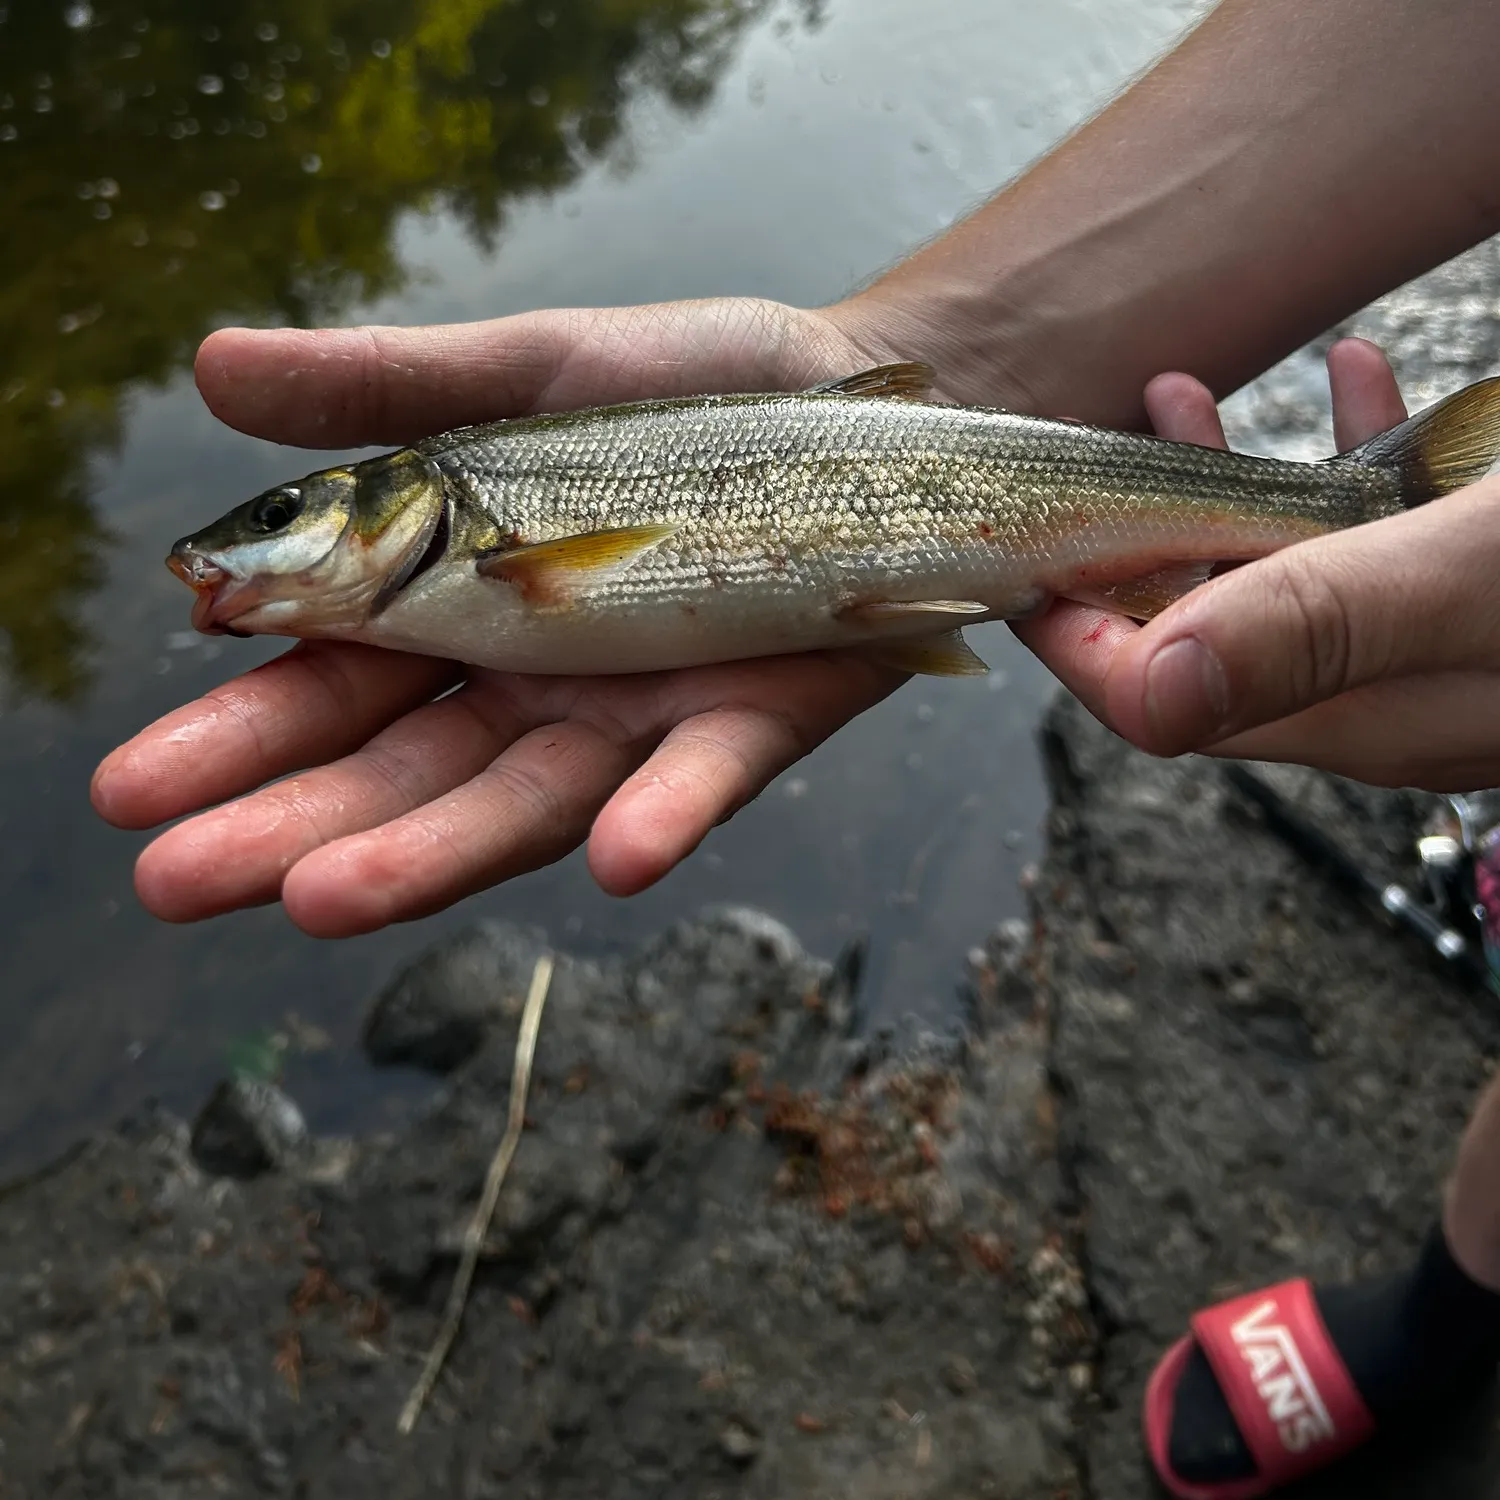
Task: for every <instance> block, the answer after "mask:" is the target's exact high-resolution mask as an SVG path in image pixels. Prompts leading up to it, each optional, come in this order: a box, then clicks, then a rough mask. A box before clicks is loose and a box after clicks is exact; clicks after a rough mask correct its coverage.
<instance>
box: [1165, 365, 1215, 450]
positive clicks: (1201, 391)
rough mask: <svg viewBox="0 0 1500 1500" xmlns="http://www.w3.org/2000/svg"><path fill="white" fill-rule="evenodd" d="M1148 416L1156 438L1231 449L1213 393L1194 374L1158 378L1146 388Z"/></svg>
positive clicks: (1166, 375) (1168, 375)
mask: <svg viewBox="0 0 1500 1500" xmlns="http://www.w3.org/2000/svg"><path fill="white" fill-rule="evenodd" d="M1146 414H1147V416H1149V417H1150V418H1151V425H1152V426H1153V427H1154V428H1155V429H1156V435H1157V437H1160V438H1166V439H1167V440H1168V441H1169V442H1174V443H1197V444H1198V445H1199V446H1200V447H1203V448H1227V447H1228V446H1229V443H1228V441H1227V440H1226V439H1225V437H1224V424H1223V423H1222V422H1221V421H1220V420H1219V408H1218V405H1217V404H1216V403H1215V401H1214V396H1213V392H1212V391H1211V390H1209V388H1208V387H1207V386H1206V385H1204V384H1203V382H1202V381H1201V380H1195V379H1194V378H1193V377H1192V376H1191V375H1183V374H1180V373H1177V372H1175V371H1174V372H1170V373H1168V374H1165V375H1158V376H1157V377H1156V378H1155V379H1154V380H1153V381H1151V382H1150V383H1149V384H1148V385H1147V387H1146Z"/></svg>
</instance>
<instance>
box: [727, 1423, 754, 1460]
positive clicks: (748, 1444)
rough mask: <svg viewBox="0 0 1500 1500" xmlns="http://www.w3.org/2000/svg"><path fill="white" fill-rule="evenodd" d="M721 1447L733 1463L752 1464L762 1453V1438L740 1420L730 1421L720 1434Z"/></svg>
mask: <svg viewBox="0 0 1500 1500" xmlns="http://www.w3.org/2000/svg"><path fill="white" fill-rule="evenodd" d="M719 1449H720V1451H721V1452H722V1453H723V1454H724V1456H725V1458H727V1459H729V1460H730V1462H731V1463H737V1464H751V1463H754V1462H755V1459H756V1457H757V1456H758V1455H759V1453H760V1439H759V1438H758V1437H756V1435H755V1434H754V1433H753V1432H751V1431H750V1429H749V1428H748V1427H745V1426H744V1425H743V1424H741V1423H739V1422H730V1423H729V1424H728V1425H727V1426H726V1427H725V1428H724V1430H723V1431H722V1432H721V1433H720V1434H719Z"/></svg>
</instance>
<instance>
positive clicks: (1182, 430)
mask: <svg viewBox="0 0 1500 1500" xmlns="http://www.w3.org/2000/svg"><path fill="white" fill-rule="evenodd" d="M1146 413H1147V415H1148V416H1149V417H1150V418H1151V425H1152V426H1153V427H1154V428H1155V430H1156V435H1157V436H1158V437H1161V438H1166V439H1167V440H1168V441H1170V442H1177V443H1197V444H1199V445H1200V446H1202V447H1207V448H1223V447H1226V446H1227V444H1226V442H1225V438H1224V428H1223V426H1222V424H1221V423H1220V421H1219V409H1218V406H1217V405H1216V404H1215V402H1214V397H1213V392H1212V391H1210V390H1209V388H1208V387H1207V386H1206V385H1204V384H1203V382H1202V381H1200V380H1195V379H1194V378H1193V377H1192V376H1191V375H1183V374H1179V373H1175V372H1172V373H1168V374H1165V375H1158V376H1157V377H1156V378H1155V379H1154V380H1153V381H1151V382H1150V384H1149V385H1147V387H1146ZM1011 629H1012V630H1013V631H1014V632H1015V635H1016V637H1017V638H1018V639H1019V640H1020V641H1021V642H1022V643H1023V644H1024V645H1025V646H1026V647H1027V648H1028V649H1029V650H1030V651H1032V652H1033V653H1034V654H1035V655H1036V656H1038V657H1039V658H1040V659H1041V661H1042V663H1043V664H1044V665H1045V666H1046V667H1047V668H1048V669H1049V670H1050V671H1051V672H1052V673H1053V675H1054V676H1056V677H1057V678H1058V679H1059V680H1060V681H1061V682H1062V684H1063V686H1064V687H1066V688H1067V689H1068V691H1069V692H1071V693H1072V694H1073V696H1074V697H1075V698H1078V699H1079V700H1080V701H1081V702H1082V703H1083V704H1084V706H1085V707H1086V708H1087V709H1088V710H1089V712H1090V713H1092V714H1094V715H1095V716H1096V717H1098V718H1101V719H1103V718H1104V714H1105V703H1104V684H1105V681H1106V679H1107V678H1108V676H1109V670H1110V666H1111V664H1112V663H1113V661H1114V658H1115V653H1116V652H1117V651H1118V650H1119V649H1120V647H1121V646H1123V645H1124V644H1125V642H1126V641H1128V640H1130V639H1131V638H1132V637H1133V636H1135V635H1137V634H1138V633H1139V631H1140V626H1138V625H1137V624H1136V623H1135V621H1134V620H1131V619H1128V618H1126V617H1125V616H1124V615H1118V614H1114V613H1111V612H1109V611H1106V610H1102V609H1098V608H1095V607H1094V606H1092V605H1083V604H1075V603H1073V602H1072V601H1071V600H1067V599H1059V600H1057V601H1055V602H1054V603H1053V605H1052V607H1051V608H1050V609H1048V610H1046V611H1045V612H1044V613H1042V614H1040V615H1037V616H1035V617H1033V618H1032V619H1029V620H1016V621H1013V622H1012V623H1011ZM1105 722H1107V720H1106V721H1105Z"/></svg>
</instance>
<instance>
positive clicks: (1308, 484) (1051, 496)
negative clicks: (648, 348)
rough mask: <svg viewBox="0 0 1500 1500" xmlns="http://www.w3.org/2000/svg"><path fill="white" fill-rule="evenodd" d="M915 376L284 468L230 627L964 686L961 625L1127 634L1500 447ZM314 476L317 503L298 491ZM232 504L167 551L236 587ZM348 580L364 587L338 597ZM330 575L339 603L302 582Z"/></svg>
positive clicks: (1440, 483)
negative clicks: (1033, 398) (1295, 439)
mask: <svg viewBox="0 0 1500 1500" xmlns="http://www.w3.org/2000/svg"><path fill="white" fill-rule="evenodd" d="M930 375H931V372H930V371H927V370H926V369H925V367H922V366H916V365H902V366H886V367H882V368H881V369H879V370H875V371H866V372H861V373H860V374H859V375H856V376H852V377H850V378H849V379H847V380H845V381H840V382H833V383H830V384H829V385H828V386H824V387H819V388H817V389H815V390H812V391H805V392H801V393H795V394H745V395H728V396H702V397H691V398H682V399H672V400H655V401H645V402H638V403H633V404H630V405H626V406H617V407H606V408H596V409H592V410H586V411H581V412H570V413H563V414H557V415H548V416H540V417H530V418H522V419H513V420H508V421H503V422H496V423H491V424H487V425H482V426H475V427H468V428H461V429H458V430H456V431H454V432H450V433H445V434H443V435H441V436H438V437H434V438H429V439H427V440H425V441H423V442H419V443H417V444H415V445H414V446H413V447H412V448H411V449H408V450H400V451H399V452H398V453H396V454H392V455H384V456H382V457H381V458H380V459H376V460H370V461H368V464H367V465H356V466H355V467H354V468H353V469H352V470H347V471H345V470H339V471H326V473H325V475H324V476H319V475H314V476H309V477H308V478H307V479H306V480H304V481H301V482H300V488H299V487H298V486H287V487H283V488H282V489H281V490H280V491H272V492H268V495H270V496H275V495H278V494H279V495H281V496H282V498H283V500H284V501H285V504H284V505H283V507H282V509H283V510H286V509H292V510H295V511H296V512H297V514H296V515H295V516H293V518H292V520H291V521H290V522H289V523H288V524H287V526H286V528H285V530H286V536H287V539H286V544H285V550H286V556H287V558H288V566H287V567H286V568H285V569H284V570H283V572H282V574H281V575H280V578H281V581H280V582H279V583H277V584H276V585H275V586H274V587H273V586H272V585H270V584H267V582H266V578H267V577H268V576H269V572H270V571H273V570H268V569H267V568H266V567H265V559H266V557H267V556H268V555H271V553H274V550H275V549H274V545H273V544H268V543H264V542H257V543H255V556H256V558H257V560H258V561H257V567H258V568H259V569H260V575H259V579H260V581H259V582H258V583H257V585H256V586H255V588H252V587H250V586H249V585H248V584H247V585H245V586H244V588H243V589H242V591H241V592H242V594H243V595H244V596H245V597H252V596H253V597H255V598H262V597H266V596H268V595H270V594H274V593H275V589H276V588H280V589H281V591H282V593H283V594H284V595H285V597H283V598H279V599H277V598H271V599H270V600H269V602H267V603H265V604H258V605H257V606H256V608H255V609H246V610H244V611H242V613H241V614H240V615H238V616H236V617H235V619H234V621H233V625H234V627H235V628H248V629H250V630H254V629H257V628H264V629H277V630H279V631H280V632H281V633H285V634H296V635H318V634H321V635H328V636H341V637H344V638H349V639H356V640H363V641H369V642H372V643H375V644H382V645H388V646H393V647H399V648H403V649H408V650H415V651H422V652H427V653H429V654H436V655H445V656H451V657H454V658H456V659H458V660H461V661H466V662H471V663H474V664H476V665H483V666H494V667H502V668H508V669H510V670H516V671H526V672H621V671H642V670H651V669H657V668H664V667H678V666H689V665H694V664H702V663H708V662H716V661H728V660H734V659H738V658H744V657H752V656H762V655H769V654H775V653H780V652H786V651H804V650H816V649H824V648H829V647H849V646H864V647H867V648H871V649H874V650H877V651H878V652H879V653H881V654H883V655H885V656H886V658H887V659H890V660H897V661H900V662H902V663H903V664H905V665H908V666H913V665H915V666H918V667H920V669H922V670H933V671H967V670H972V669H973V663H974V661H975V658H973V656H972V653H969V652H968V651H967V648H966V647H965V646H964V645H963V643H962V641H961V639H959V638H958V637H957V636H956V635H955V633H954V632H955V627H956V626H957V625H959V624H962V623H969V622H975V621H979V620H983V619H995V618H1007V617H1015V616H1017V615H1021V614H1025V613H1028V612H1030V611H1031V610H1034V609H1036V608H1038V607H1039V606H1040V605H1041V604H1043V603H1044V602H1045V601H1046V599H1048V598H1049V597H1051V596H1054V595H1064V596H1067V597H1072V598H1078V599H1084V600H1088V601H1091V602H1101V603H1105V604H1107V605H1110V606H1111V607H1117V608H1121V609H1124V610H1126V611H1127V612H1129V613H1133V614H1134V615H1135V616H1136V617H1137V618H1149V616H1150V615H1151V614H1152V613H1154V612H1156V610H1158V609H1160V608H1161V607H1164V606H1165V604H1166V603H1169V602H1170V601H1171V600H1172V599H1173V598H1175V597H1178V596H1180V595H1181V594H1182V593H1183V592H1186V591H1187V590H1188V589H1189V588H1191V587H1193V586H1195V585H1196V584H1198V583H1201V582H1202V581H1203V580H1204V579H1205V578H1206V577H1207V574H1208V570H1209V567H1210V565H1212V564H1217V563H1224V562H1235V561H1242V560H1247V559H1251V558H1254V557H1259V556H1263V555H1265V554H1266V553H1268V552H1271V551H1274V550H1276V549H1277V548H1280V547H1284V546H1287V545H1290V544H1293V543H1296V542H1298V541H1301V540H1304V539H1306V538H1309V537H1313V536H1317V535H1321V534H1324V533H1326V532H1329V531H1333V530H1337V529H1340V528H1342V527H1346V526H1351V525H1357V524H1360V523H1362V522H1365V521H1370V520H1375V519H1378V518H1380V517H1383V516H1389V515H1393V514H1395V513H1397V512H1399V511H1401V510H1402V509H1403V508H1406V507H1408V506H1410V505H1413V504H1418V503H1421V502H1423V501H1425V500H1428V499H1431V498H1434V497H1435V496H1436V495H1439V494H1442V493H1446V492H1447V491H1448V490H1451V489H1453V488H1456V487H1458V485H1459V484H1460V483H1467V482H1469V480H1471V479H1472V478H1474V477H1477V474H1478V473H1480V472H1482V470H1483V468H1484V467H1485V466H1487V465H1488V464H1489V463H1490V462H1492V461H1493V459H1494V457H1495V451H1496V449H1497V447H1500V381H1494V380H1492V381H1487V382H1479V383H1478V384H1477V385H1475V386H1471V387H1468V388H1466V389H1465V390H1464V391H1460V392H1458V393H1457V394H1456V395H1455V396H1452V397H1450V398H1448V400H1447V401H1446V402H1443V403H1440V404H1439V405H1438V406H1437V407H1434V408H1432V409H1431V410H1430V411H1429V412H1426V413H1424V414H1422V415H1421V416H1420V417H1417V418H1413V419H1411V421H1409V422H1407V423H1404V424H1402V426H1400V427H1397V428H1394V429H1392V430H1391V432H1389V433H1386V434H1382V435H1381V436H1380V437H1378V438H1375V439H1372V441H1371V442H1370V443H1368V444H1366V445H1364V446H1363V447H1362V448H1361V449H1359V450H1356V451H1355V452H1353V453H1350V454H1348V455H1344V456H1341V457H1338V458H1335V459H1330V460H1326V461H1324V462H1322V463H1312V464H1309V463H1294V462H1285V461H1280V460H1275V459H1269V458H1260V457H1254V456H1250V455H1244V454H1235V453H1230V452H1227V451H1224V450H1220V449H1211V448H1205V447H1195V446H1192V445H1188V444H1181V443H1168V442H1163V441H1160V440H1158V439H1155V438H1149V437H1144V436H1140V435H1137V434H1129V433H1117V432H1112V431H1108V430H1105V429H1101V428H1094V427H1088V426H1085V425H1083V424H1081V423H1074V422H1059V421H1050V420H1046V419H1042V418H1036V417H1029V416H1022V415H1017V414H1015V413H1009V412H1003V411H993V410H985V409H980V408H974V407H963V406H953V405H946V404H941V403H938V402H935V401H932V400H930V399H926V396H927V394H928V392H929V389H930ZM370 465H373V467H369V466H370ZM332 474H341V475H343V476H344V480H340V481H339V484H340V485H344V488H341V489H338V496H339V497H340V498H338V499H337V501H335V500H334V499H332V498H327V499H325V498H322V496H323V490H324V489H326V488H327V487H328V486H329V485H332V484H333V481H332V480H331V479H328V478H327V475H332ZM350 476H352V487H353V488H352V495H346V494H345V490H346V489H347V488H348V486H347V484H345V481H346V480H349V478H350ZM315 492H316V495H317V497H318V498H316V499H310V498H309V496H311V495H313V494H314V493H315ZM330 493H331V492H330ZM288 496H291V497H292V498H290V499H287V497H288ZM335 503H337V504H340V505H347V506H348V507H349V520H348V521H347V524H346V526H345V532H344V535H343V537H342V538H341V540H340V541H339V543H338V544H337V545H336V546H335V548H334V549H333V550H332V551H330V552H328V553H327V554H326V556H324V555H322V554H319V556H318V557H317V558H315V559H313V560H312V561H311V562H309V561H308V559H309V558H311V557H312V546H311V543H307V542H300V541H299V540H298V538H299V536H302V535H304V534H306V535H311V531H312V527H313V520H312V516H313V512H314V511H315V510H319V511H326V510H327V508H328V507H329V506H330V505H333V504H335ZM257 504H259V505H261V506H262V507H264V506H265V505H266V504H267V497H259V499H258V500H257V501H255V502H249V503H248V505H247V506H246V507H241V508H240V510H239V511H236V512H232V513H231V516H230V517H228V518H226V519H225V521H224V522H221V523H219V524H218V527H217V528H209V529H208V530H207V531H206V532H204V533H201V534H200V536H199V537H198V538H188V539H186V540H185V541H184V542H183V543H179V548H187V549H189V551H194V549H196V553H195V555H198V556H201V557H203V558H208V559H210V560H211V564H212V566H213V567H214V568H217V569H219V570H220V571H221V572H223V573H229V574H231V575H233V570H234V567H235V561H234V548H233V547H225V546H218V545H217V542H218V540H219V536H218V533H224V534H226V535H227V534H229V533H232V532H233V530H234V526H235V524H240V525H241V526H243V524H244V522H243V521H241V522H239V523H235V518H236V517H238V516H241V513H242V512H243V513H244V515H245V516H247V517H251V518H252V519H253V514H254V513H253V510H252V507H253V506H255V505H257ZM279 515H280V512H277V518H279ZM320 524H322V525H323V527H324V531H325V532H326V531H327V529H328V526H329V524H330V523H328V522H327V520H326V518H325V520H324V521H323V522H322V523H320ZM211 534H213V535H211ZM319 534H320V535H322V534H323V533H319ZM205 539H206V540H205ZM210 543H213V544H215V545H214V546H210ZM319 545H320V546H321V545H322V544H321V542H320V543H319ZM268 546H269V547H270V552H268ZM247 548H249V543H248V542H245V543H243V545H242V549H241V550H245V549H247ZM361 548H362V549H363V550H362V551H361V550H359V549H361ZM340 549H342V551H340ZM176 555H177V553H176V551H175V550H174V556H176ZM184 556H186V554H184ZM292 562H295V564H296V565H295V566H292V565H291V564H292ZM361 568H364V569H365V570H366V571H367V572H369V573H371V574H372V576H373V575H374V574H376V573H378V574H379V577H378V578H376V579H375V582H374V585H373V586H371V587H370V588H368V589H366V590H365V591H364V592H363V593H361V592H360V589H359V587H357V586H356V585H357V583H358V578H359V576H360V573H359V570H360V569H361ZM335 572H337V576H338V578H339V580H340V586H339V590H334V589H333V588H332V587H331V586H329V587H324V586H323V585H322V584H321V583H320V579H321V578H322V577H323V575H324V574H327V575H328V576H329V577H332V576H333V575H334V573H335ZM184 576H186V574H185V575H184ZM205 576H206V575H205ZM350 580H354V581H353V582H351V581H350ZM190 581H191V580H190ZM320 588H322V589H323V594H322V597H323V598H324V599H325V600H326V601H327V602H326V605H325V607H323V608H322V610H321V615H320V593H319V590H320ZM256 589H259V590H260V593H257V592H256ZM228 592H231V593H232V592H233V590H232V589H230V590H229V591H228ZM335 601H336V604H335ZM257 611H259V613H257ZM208 613H210V614H212V611H211V610H210V611H209V612H208ZM262 617H264V618H262Z"/></svg>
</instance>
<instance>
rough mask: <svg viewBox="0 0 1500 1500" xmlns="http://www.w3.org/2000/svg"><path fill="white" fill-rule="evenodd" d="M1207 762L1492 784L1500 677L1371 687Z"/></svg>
mask: <svg viewBox="0 0 1500 1500" xmlns="http://www.w3.org/2000/svg"><path fill="white" fill-rule="evenodd" d="M1206 753H1207V754H1210V755H1216V756H1223V757H1232V758H1235V759H1243V760H1269V761H1285V762H1290V763H1294V764H1299V765H1316V766H1319V767H1321V768H1322V769H1324V770H1328V771H1332V772H1334V773H1335V774H1336V775H1340V776H1348V777H1351V778H1353V779H1354V780H1356V781H1363V782H1366V783H1368V784H1370V785H1373V786H1391V787H1402V786H1409V787H1421V788H1424V789H1426V790H1427V791H1432V792H1445V791H1446V792H1457V791H1468V790H1472V789H1473V788H1474V787H1477V786H1494V785H1496V784H1497V783H1500V676H1497V675H1496V674H1495V673H1493V672H1441V673H1431V674H1428V675H1425V676H1421V677H1405V678H1398V679H1396V680H1395V681H1391V682H1376V683H1371V684H1370V685H1369V686H1368V687H1363V688H1359V689H1357V690H1356V691H1354V692H1351V693H1344V694H1342V695H1341V696H1339V697H1337V698H1333V699H1330V700H1329V701H1328V702H1326V703H1319V704H1317V705H1315V706H1314V707H1313V708H1310V709H1305V710H1303V712H1301V713H1299V714H1294V715H1293V716H1292V717H1290V718H1287V719H1283V720H1281V721H1280V722H1279V723H1276V724H1268V725H1266V726H1265V727H1263V728H1261V729H1253V730H1250V731H1249V732H1247V733H1245V734H1241V735H1236V736H1234V737H1233V738H1231V739H1229V740H1226V741H1224V742H1222V743H1221V744H1217V745H1214V746H1211V747H1210V748H1209V749H1208V751H1207V752H1206Z"/></svg>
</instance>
